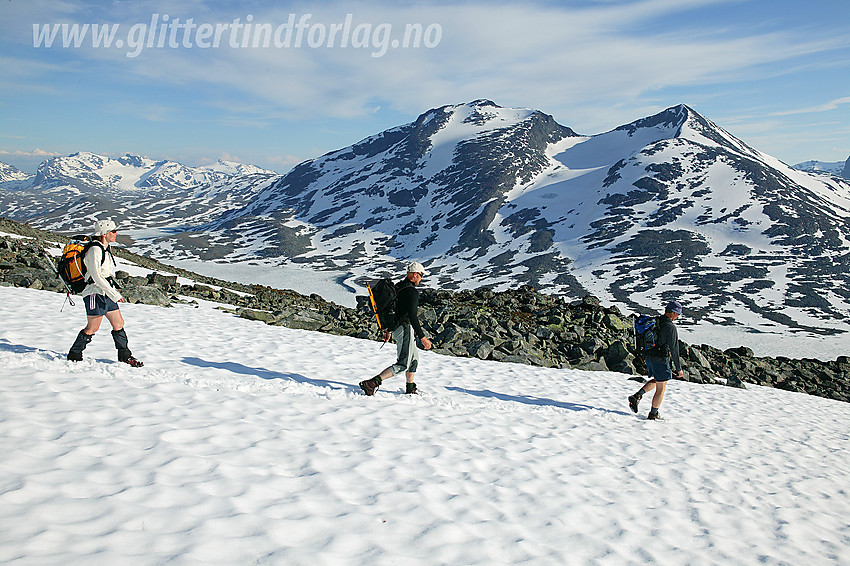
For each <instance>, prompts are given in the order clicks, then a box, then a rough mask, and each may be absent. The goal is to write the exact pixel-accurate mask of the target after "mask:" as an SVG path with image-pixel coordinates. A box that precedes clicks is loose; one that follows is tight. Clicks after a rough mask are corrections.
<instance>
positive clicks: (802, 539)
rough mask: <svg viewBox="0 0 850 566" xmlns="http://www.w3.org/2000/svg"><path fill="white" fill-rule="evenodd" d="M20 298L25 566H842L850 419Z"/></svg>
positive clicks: (849, 514)
mask: <svg viewBox="0 0 850 566" xmlns="http://www.w3.org/2000/svg"><path fill="white" fill-rule="evenodd" d="M63 299H64V297H63V296H61V295H58V294H54V293H48V292H43V291H35V290H28V289H16V288H7V287H2V288H0V319H2V321H3V325H2V328H0V395H2V403H0V453H2V459H0V562H2V563H5V564H27V565H32V564H36V565H40V564H63V565H76V564H85V565H90V564H109V565H113V564H133V565H137V564H138V565H147V564H150V565H155V564H164V563H168V564H236V565H243V564H287V565H292V564H296V565H298V564H309V565H311V566H313V565H324V564H327V565H334V566H337V565H360V564H387V565H389V564H404V565H419V564H421V565H434V564H447V565H474V564H480V565H492V564H553V565H562V564H611V565H623V564H723V565H730V564H741V565H751V564H757V563H758V564H789V565H801V564H806V565H817V564H848V563H850V457H848V456H850V455H848V446H850V442H848V440H850V404H846V403H841V402H838V401H832V400H828V399H822V398H818V397H811V396H807V395H803V394H798V393H791V392H787V391H781V390H774V389H768V388H761V387H757V386H753V385H749V386H748V387H749V388H748V389H747V390H738V389H733V388H727V387H722V386H706V385H697V384H690V383H686V382H674V383H672V384H671V386H670V387H669V388H668V394H667V398H666V399H665V402H664V405H663V407H662V410H661V413H662V416H663V417H664V419H665V420H663V421H647V420H645V419H644V418H643V417H644V416H645V414H646V412H647V411H648V408H649V397H648V396H647V397H644V400H643V403H642V406H641V415H640V416H636V415H634V414H632V413H631V412H630V411H629V409H628V406H627V403H626V397H627V396H628V395H629V394H630V393H632V392H633V391H634V390H636V389H637V387H638V385H637V383H636V382H634V381H629V380H628V379H627V378H626V376H624V375H622V374H616V373H603V372H598V373H597V372H581V371H574V370H553V369H544V368H535V367H529V366H523V365H515V364H506V363H495V362H482V361H477V360H470V359H460V358H451V357H443V356H440V355H437V354H433V353H431V352H422V360H421V366H420V373H419V375H418V378H417V383H418V384H419V387H420V389H421V390H422V392H423V393H422V394H421V395H418V396H405V395H403V394H402V391H403V387H404V384H403V381H404V380H403V378H402V377H396V378H394V379H391V380H388V381H387V382H385V384H384V386H383V387H382V389H381V390H379V392H378V393H377V395H376V396H375V397H372V398H368V397H366V396H364V395H363V394H362V393H361V392H360V389H359V388H358V386H357V383H358V381H360V380H362V379H364V378H368V377H371V376H372V375H374V374H375V373H376V372H377V371H378V370H380V369H382V368H383V367H385V366H387V365H388V364H389V363H390V362H391V361H392V358H393V355H394V348H392V347H385V348H384V349H380V344H379V343H377V342H369V341H365V340H356V339H351V338H344V337H336V336H330V335H325V334H320V333H315V332H307V331H300V330H292V329H287V328H283V327H273V326H267V325H264V324H261V323H258V322H252V321H248V320H243V319H240V318H237V317H235V316H234V315H233V314H229V313H227V312H224V311H222V310H220V309H216V308H215V305H213V304H210V303H201V304H199V305H198V306H197V307H193V306H191V305H178V306H175V307H173V308H157V307H150V306H145V305H122V307H121V309H122V312H123V313H124V317H125V319H126V321H127V326H126V328H127V334H128V336H129V338H130V347H131V348H132V350H133V352H134V354H135V355H136V356H137V357H138V358H139V359H141V360H143V361H144V362H145V367H144V368H140V369H134V368H130V367H128V366H125V365H123V364H119V363H117V362H116V361H115V350H114V348H113V345H112V340H111V337H110V335H109V331H108V323H106V321H104V326H103V327H102V328H101V331H100V332H99V333H98V335H97V336H95V338H94V341H93V342H92V344H91V345H90V346H89V348H88V349H87V350H86V355H87V359H86V361H84V362H81V363H72V362H68V361H66V360H65V352H66V351H67V349H68V347H69V346H70V344H71V342H72V341H73V339H74V336H75V335H76V333H77V332H78V331H79V329H80V328H81V327H82V326H83V324H84V319H85V315H84V310H83V307H82V304H81V301H78V304H77V306H76V307H74V308H70V307H68V306H66V307H65V308H64V310H61V311H60V308H61V307H62V301H63Z"/></svg>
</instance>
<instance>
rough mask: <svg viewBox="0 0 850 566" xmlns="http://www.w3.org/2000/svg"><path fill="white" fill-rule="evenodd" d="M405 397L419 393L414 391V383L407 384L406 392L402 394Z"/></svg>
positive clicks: (416, 390)
mask: <svg viewBox="0 0 850 566" xmlns="http://www.w3.org/2000/svg"><path fill="white" fill-rule="evenodd" d="M404 393H405V394H406V395H416V394H418V393H419V390H418V389H416V384H415V383H408V384H407V390H406V391H405V392H404Z"/></svg>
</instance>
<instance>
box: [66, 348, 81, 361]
mask: <svg viewBox="0 0 850 566" xmlns="http://www.w3.org/2000/svg"><path fill="white" fill-rule="evenodd" d="M68 361H71V362H81V361H83V353H82V352H75V351H73V350H71V351H70V352H68Z"/></svg>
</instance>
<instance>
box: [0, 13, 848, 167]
mask: <svg viewBox="0 0 850 566" xmlns="http://www.w3.org/2000/svg"><path fill="white" fill-rule="evenodd" d="M349 14H350V17H349V16H348V15H349ZM290 15H292V16H290ZM165 16H168V18H167V20H166V18H165ZM290 17H292V18H293V22H292V23H294V24H299V23H300V24H301V26H300V28H299V29H300V34H301V42H300V44H299V45H296V37H295V33H296V31H297V30H296V26H295V25H289V26H287V24H288V23H289V22H290ZM347 17H348V28H347V29H348V32H347V35H346V32H345V24H346V20H347ZM237 19H238V22H237V25H236V26H234V25H233V23H234V21H235V20H237ZM152 23H153V24H154V25H151V24H152ZM56 24H68V29H69V30H72V29H73V25H74V24H76V25H77V29H78V30H81V29H82V26H84V25H85V24H89V25H94V24H96V25H98V26H103V25H108V26H110V27H109V28H107V29H110V30H112V29H113V27H114V29H116V31H115V35H114V36H113V38H112V39H113V41H112V45H111V46H110V47H108V48H107V47H105V46H104V45H103V42H102V43H101V44H100V46H98V47H94V46H93V43H92V34H91V28H89V32H88V35H86V36H85V37H84V38H83V41H81V43H80V45H79V47H74V46H73V45H69V47H67V48H66V47H63V46H62V29H61V27H60V28H56V29H57V30H58V31H57V35H56V38H55V40H54V43H53V45H52V46H51V47H46V46H45V44H44V42H45V41H46V38H47V36H43V37H42V41H41V43H40V45H39V46H38V47H36V46H34V43H35V42H36V40H35V38H34V30H33V26H34V25H36V26H38V27H37V29H38V30H39V33H40V32H42V31H44V30H45V29H46V30H51V29H54V28H53V26H54V25H56ZM225 24H227V27H225ZM245 24H250V25H251V27H250V28H248V27H244V26H245ZM45 25H47V26H50V27H47V28H45V27H43V26H45ZM240 25H241V26H243V27H239V26H240ZM408 25H418V26H419V27H418V28H417V27H411V28H410V29H411V30H413V31H415V30H417V29H419V30H421V31H422V34H421V36H420V42H419V45H418V46H416V45H414V44H413V39H410V40H409V42H408V43H409V44H408V46H407V47H404V46H403V45H402V40H403V36H404V31H405V29H406V26H408ZM334 27H336V32H334V33H335V35H333V37H332V35H331V30H332V28H334ZM202 28H203V29H202ZM216 29H218V30H219V31H220V35H219V42H218V46H216V45H214V35H212V36H211V35H205V34H208V33H211V32H213V30H216ZM263 30H269V31H271V32H272V34H271V35H264V34H263ZM287 31H289V32H290V35H289V42H288V45H287V43H286V41H285V40H286V33H287ZM275 33H277V36H275V35H274V34H275ZM343 37H345V38H346V44H345V45H344V46H343ZM412 37H413V36H411V38H412ZM266 39H268V46H265V45H264V41H266ZM332 39H333V41H332ZM255 41H256V46H254V42H255ZM393 41H397V42H399V43H398V45H399V46H398V47H396V48H393V44H392V42H393ZM148 42H150V47H148ZM119 45H120V47H119ZM160 45H161V46H160ZM0 84H2V86H0V161H3V162H6V163H10V164H12V165H15V166H17V167H19V168H21V169H24V170H27V171H34V170H35V168H36V166H37V165H38V163H39V162H41V161H42V160H43V159H45V158H46V157H49V156H53V155H67V154H70V153H74V152H77V151H91V152H94V153H101V154H106V155H120V154H124V153H134V154H140V155H145V156H148V157H151V158H154V159H172V160H176V161H180V162H183V163H185V164H187V165H203V164H207V163H210V162H213V161H215V160H216V159H219V158H224V159H230V160H235V161H243V162H248V163H254V164H257V165H260V166H262V167H266V168H269V169H274V170H277V171H280V172H285V171H287V170H288V169H289V168H290V167H292V166H293V165H294V164H296V163H298V162H300V161H303V160H305V159H309V158H312V157H316V156H318V155H321V154H323V153H325V152H327V151H331V150H334V149H338V148H340V147H345V146H347V145H350V144H352V143H355V142H357V141H358V140H360V139H363V138H364V137H366V136H369V135H372V134H374V133H377V132H380V131H382V130H385V129H387V128H391V127H393V126H397V125H400V124H404V123H407V122H410V121H412V120H414V119H415V118H416V117H417V116H418V115H419V114H421V113H423V112H425V111H427V110H428V109H430V108H434V107H438V106H443V105H446V104H456V103H461V102H468V101H471V100H475V99H479V98H486V99H490V100H493V101H494V102H496V103H497V104H500V105H502V106H514V107H527V108H535V109H539V110H542V111H543V112H546V113H548V114H552V115H553V116H554V117H555V119H556V120H557V121H558V122H559V123H561V124H564V125H566V126H569V127H571V128H573V129H574V130H576V131H578V132H580V133H583V134H595V133H601V132H604V131H607V130H610V129H612V128H614V127H617V126H619V125H621V124H624V123H628V122H631V121H633V120H636V119H639V118H642V117H644V116H647V115H650V114H653V113H655V112H658V111H660V110H663V109H664V108H667V107H669V106H673V105H675V104H679V103H685V104H688V105H690V106H692V107H693V108H694V109H696V110H697V111H698V112H700V113H701V114H703V115H704V116H706V117H707V118H709V119H711V120H713V121H714V122H716V123H718V124H719V125H720V126H722V127H724V128H725V129H727V130H728V131H730V132H731V133H732V134H734V135H736V136H737V137H739V138H741V139H743V140H744V141H746V142H747V143H749V144H751V145H753V146H754V147H756V148H757V149H760V150H761V151H764V152H766V153H769V154H771V155H774V156H776V157H778V158H780V159H782V160H783V161H785V162H786V163H790V164H793V163H797V162H800V161H804V160H808V159H818V160H821V161H844V160H845V159H847V158H848V156H850V2H847V0H827V1H818V0H813V1H810V2H805V3H804V2H799V1H787V0H779V1H768V0H635V1H613V0H612V1H608V0H580V1H575V2H554V1H549V2H546V1H540V2H522V3H520V2H461V3H458V2H405V1H395V2H386V3H384V2H372V1H362V2H259V1H253V2H250V1H249V2H212V1H201V0H184V1H145V0H132V1H131V0H114V1H109V2H95V1H82V0H50V1H45V0H2V1H0Z"/></svg>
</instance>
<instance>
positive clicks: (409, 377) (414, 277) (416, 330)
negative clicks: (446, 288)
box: [360, 261, 431, 395]
mask: <svg viewBox="0 0 850 566" xmlns="http://www.w3.org/2000/svg"><path fill="white" fill-rule="evenodd" d="M424 276H425V268H424V267H423V266H422V264H421V263H419V262H418V261H414V262H413V263H411V264H410V265H409V266H408V268H407V276H406V277H405V278H404V279H402V280H401V281H399V282H398V283H396V291H397V293H398V295H397V299H396V324H397V326H396V328H395V329H394V330H393V331H392V337H393V340H395V343H396V353H397V357H396V362H395V363H394V364H393V365H391V366H390V367H388V368H386V369H385V370H384V371H382V372H381V373H379V374H378V375H376V376H375V377H373V378H372V379H367V380H366V381H361V382H360V388H361V389H363V392H364V393H366V395H374V394H375V391H377V390H378V387H379V386H380V385H381V383H382V382H383V381H384V380H385V379H387V378H390V377H392V376H394V375H398V374H399V373H401V372H405V379H406V381H407V384H406V389H405V393H416V383H414V381H413V378H414V376H415V374H416V370H417V368H418V367H419V351H418V350H417V348H416V341H417V340H418V341H419V342H420V343H421V344H422V347H423V348H424V349H426V350H430V349H431V341H430V340H429V339H428V338H427V337H426V336H425V332H423V331H422V325H421V324H419V314H418V310H419V291H418V290H417V289H416V285H419V283H421V282H422V278H423V277H424ZM384 338H385V339H388V338H389V337H388V336H384Z"/></svg>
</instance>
